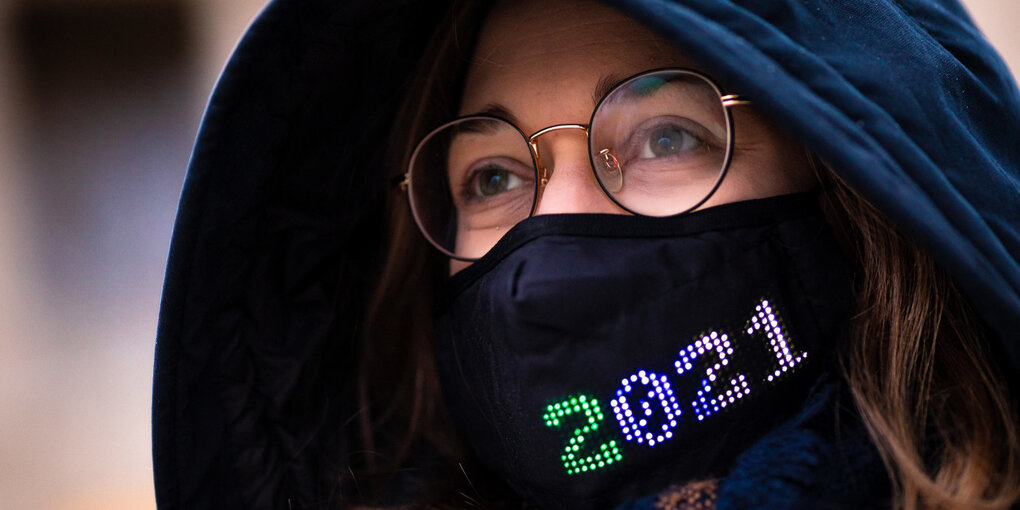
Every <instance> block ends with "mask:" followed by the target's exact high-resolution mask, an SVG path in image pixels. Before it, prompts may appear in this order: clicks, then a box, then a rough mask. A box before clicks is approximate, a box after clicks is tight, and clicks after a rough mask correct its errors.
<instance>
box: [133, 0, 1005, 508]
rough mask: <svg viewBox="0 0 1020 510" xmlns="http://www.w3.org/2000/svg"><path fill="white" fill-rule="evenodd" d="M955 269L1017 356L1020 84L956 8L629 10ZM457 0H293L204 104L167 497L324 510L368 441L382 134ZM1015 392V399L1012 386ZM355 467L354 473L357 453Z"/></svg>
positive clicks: (173, 331)
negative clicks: (359, 360) (369, 337)
mask: <svg viewBox="0 0 1020 510" xmlns="http://www.w3.org/2000/svg"><path fill="white" fill-rule="evenodd" d="M609 3H611V4H612V5H613V6H615V7H616V8H618V9H620V10H622V11H624V12H627V13H629V14H630V15H631V16H632V17H634V18H635V19H637V20H639V21H641V22H643V23H644V24H646V25H647V26H648V27H649V28H651V29H652V30H654V31H656V32H658V33H660V34H662V35H663V36H665V37H666V38H668V39H669V40H671V41H672V42H674V43H675V44H676V45H677V46H678V47H680V48H683V49H684V50H686V51H687V52H689V53H690V54H691V55H692V56H693V57H695V58H696V59H697V60H699V61H700V62H703V63H705V65H706V67H707V69H708V71H709V72H710V73H711V74H713V75H714V76H716V77H717V78H719V79H720V80H722V81H724V82H725V83H727V84H730V86H731V87H732V88H733V89H734V90H739V91H740V93H741V94H742V95H743V96H746V97H748V98H751V99H753V101H754V104H755V105H756V107H757V108H758V109H759V110H760V111H762V112H763V113H764V114H766V115H767V116H768V117H770V118H771V119H772V120H773V121H775V122H777V123H778V124H780V125H782V126H783V127H784V128H786V129H787V130H788V131H789V132H791V133H792V134H793V135H794V136H795V137H797V138H798V139H799V140H801V141H802V142H803V144H804V145H805V146H806V147H807V148H808V149H809V150H811V151H813V152H814V153H815V154H817V155H818V156H819V157H820V158H822V159H823V160H824V161H826V162H827V163H828V164H829V165H830V166H831V167H832V168H833V169H834V170H836V171H837V173H838V174H839V175H840V176H841V177H842V178H843V179H844V180H845V181H846V182H848V183H849V184H850V185H851V186H853V187H854V188H856V189H857V190H858V191H859V192H860V193H862V194H863V195H864V197H865V198H867V199H868V200H869V201H870V202H872V203H873V204H874V205H876V206H877V207H878V208H879V209H880V210H881V211H883V212H884V213H885V214H886V215H887V216H888V217H889V218H891V219H892V220H893V221H894V222H895V224H896V225H897V226H898V227H899V228H901V229H902V230H903V231H904V232H906V233H907V234H908V235H909V236H911V237H912V238H913V239H915V240H916V241H917V243H919V244H920V246H921V247H922V248H924V249H925V250H926V251H927V252H928V253H930V254H931V256H932V257H933V258H934V260H935V261H936V262H937V263H938V264H939V265H940V266H941V267H942V268H944V269H945V270H946V271H947V272H948V274H949V275H950V276H951V277H952V279H953V280H954V281H955V283H956V285H957V286H958V287H959V288H960V289H961V290H962V291H963V293H964V294H965V296H966V297H967V299H968V300H969V301H970V302H971V303H972V304H973V306H974V308H975V309H976V310H977V312H978V314H979V316H980V317H981V318H982V319H983V320H984V321H985V322H986V323H987V325H988V326H989V327H990V329H991V330H992V332H993V338H992V341H993V342H992V343H993V345H991V349H992V351H993V353H994V354H995V357H996V358H997V359H998V360H999V361H1001V363H1002V364H1003V365H1004V367H1005V369H1006V372H1007V373H1010V374H1015V373H1016V368H1017V367H1018V366H1020V334H1018V333H1017V332H1018V331H1020V143H1018V142H1020V134H1018V133H1020V93H1018V90H1017V85H1016V83H1015V82H1014V81H1013V78H1012V77H1011V76H1010V74H1009V72H1008V70H1007V69H1006V67H1005V65H1004V64H1003V62H1002V61H1001V59H1000V58H999V57H998V56H997V55H996V53H995V52H994V51H993V49H992V48H991V47H990V46H989V45H988V44H987V42H986V41H985V40H984V39H983V37H982V35H981V34H980V32H979V31H978V30H977V29H976V28H975V26H974V24H973V23H972V21H971V20H970V18H969V17H968V14H967V13H966V12H965V10H964V9H963V7H962V6H961V5H960V4H958V3H957V2H956V1H955V0H869V1H861V0H745V1H741V2H732V1H730V0H611V1H610V2H609ZM439 4H441V2H432V1H430V2H424V1H415V0H399V1H397V0H395V1H389V2H377V1H368V0H274V1H272V2H271V3H270V4H269V5H268V6H267V7H266V9H265V10H264V11H263V12H262V14H261V15H260V16H259V17H258V19H257V21H256V22H255V23H254V24H253V25H252V27H251V28H250V30H249V31H248V33H247V35H246V36H245V37H244V39H243V40H242V42H241V43H240V45H239V47H238V48H237V50H236V52H235V54H234V55H233V57H232V58H231V60H230V62H229V64H228V65H227V67H226V70H225V71H224V73H223V75H222V77H221V79H220V81H219V84H218V85H217V87H216V89H215V91H214V93H213V95H212V98H211V100H210V102H209V105H208V109H207V112H206V114H205V117H204V120H203V122H202V125H201V129H200V132H199V134H198V138H197V141H196V144H195V147H194V154H193V157H192V160H191V163H190V166H189V168H188V172H187V178H186V181H185V185H184V191H183V194H182V197H181V202H180V209H179V212H178V216H177V220H176V225H175V228H174V235H173V240H172V245H171V251H170V259H169V265H168V268H167V275H166V281H165V288H164V294H163V301H162V306H161V310H160V320H159V328H158V337H157V343H156V361H155V381H154V402H153V456H154V464H155V483H156V495H157V502H158V504H159V507H160V508H161V509H163V510H176V509H203V508H276V509H279V508H283V509H287V508H293V509H297V508H315V507H318V506H317V505H320V504H321V503H322V500H323V497H324V496H323V495H324V494H329V493H330V488H329V480H330V476H331V473H329V472H328V471H329V469H330V468H329V467H328V463H325V462H324V461H323V459H324V458H332V459H343V458H344V456H345V455H347V454H348V453H349V452H350V451H351V449H352V448H355V447H356V446H355V443H354V442H353V441H352V440H351V439H350V438H348V437H346V436H345V435H344V434H342V433H338V432H337V431H340V430H342V429H343V424H344V422H345V421H346V420H348V419H349V418H350V417H351V416H352V414H353V413H354V411H355V398H354V389H353V381H354V379H355V355H354V353H355V352H356V350H357V338H358V327H359V322H360V321H361V317H362V315H363V312H364V310H363V307H364V303H365V299H366V293H367V290H368V289H369V288H371V285H372V283H373V282H371V281H370V279H369V275H370V274H371V273H372V271H371V269H372V268H373V267H374V264H375V260H376V257H378V250H379V244H380V239H381V235H382V225H383V216H384V202H385V194H386V193H387V185H388V179H389V178H390V177H391V175H388V173H387V172H388V171H387V169H386V166H385V164H384V159H385V155H386V150H387V149H386V142H387V135H388V133H389V132H390V130H391V126H392V122H393V118H394V116H395V115H396V111H397V109H398V107H399V105H400V103H401V100H402V98H403V96H404V93H405V91H406V88H407V86H408V84H409V80H410V75H411V73H412V71H413V69H414V68H415V66H416V63H417V60H418V58H419V57H420V55H421V53H422V49H423V48H424V46H425V43H426V42H427V40H428V38H429V36H430V32H431V31H432V30H433V27H435V26H436V25H437V23H438V20H439V19H440V18H441V17H442V15H443V11H444V10H445V7H444V6H442V5H439ZM1012 390H1013V394H1014V395H1016V394H1018V393H1017V391H1018V387H1017V386H1016V384H1015V379H1014V383H1013V386H1012ZM340 464H342V463H340Z"/></svg>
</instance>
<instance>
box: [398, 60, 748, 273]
mask: <svg viewBox="0 0 1020 510" xmlns="http://www.w3.org/2000/svg"><path fill="white" fill-rule="evenodd" d="M663 72H678V73H682V74H690V75H693V76H696V77H698V78H700V79H702V80H704V81H705V82H706V83H708V84H709V85H710V86H711V87H712V88H713V89H714V90H715V91H716V93H717V94H718V95H719V101H720V103H721V105H722V107H723V112H724V117H725V119H726V135H727V141H726V153H725V156H724V159H723V165H722V169H721V171H720V172H719V177H718V178H717V179H716V182H715V184H713V186H712V189H711V190H709V192H708V193H707V194H706V195H705V197H704V198H702V199H701V200H700V201H698V202H697V203H695V204H694V205H693V206H691V207H688V208H687V209H684V210H682V211H680V212H677V213H673V214H670V215H667V216H664V217H672V216H680V215H682V214H687V213H689V212H691V211H693V210H695V209H697V208H698V207H701V205H702V204H704V203H705V202H706V201H708V199H709V198H711V197H712V195H714V194H715V192H716V191H717V190H718V189H719V186H720V185H721V184H722V181H723V179H724V178H725V177H726V173H727V172H728V171H729V167H730V162H731V160H732V158H733V146H734V129H733V115H732V113H731V112H730V108H731V107H734V106H745V105H750V104H751V101H749V100H747V99H744V98H743V97H742V96H740V95H738V94H724V93H723V92H722V89H721V88H720V87H719V85H718V84H717V83H716V82H715V80H713V79H712V78H711V77H710V76H708V75H706V74H705V73H703V72H701V71H698V70H696V69H690V68H685V67H664V68H657V69H650V70H647V71H642V72H640V73H637V74H634V75H631V76H629V77H627V78H624V79H623V80H621V81H620V82H618V83H616V84H615V85H613V86H612V87H611V88H610V89H609V90H608V91H607V92H606V93H605V95H603V96H602V98H600V99H599V101H598V103H597V104H596V105H595V107H594V108H593V109H592V113H591V118H590V119H589V121H588V124H554V125H551V126H547V127H544V128H542V129H539V130H538V131H535V132H534V133H532V134H530V135H528V134H526V133H525V132H524V131H523V130H521V128H519V127H517V126H516V125H515V124H514V123H512V122H510V121H508V120H507V119H504V118H502V117H499V116H496V115H490V114H478V115H465V116H461V117H457V118H455V119H453V120H451V121H449V122H446V123H444V124H442V125H441V126H439V127H437V128H435V129H433V130H432V131H430V132H429V133H428V134H427V135H425V136H424V137H422V139H421V140H420V141H418V144H417V145H416V146H415V148H414V152H413V153H412V154H411V158H410V159H409V160H408V163H407V170H406V171H405V172H404V175H403V176H402V179H400V181H399V182H398V185H399V186H400V189H401V190H402V191H403V192H404V193H405V194H406V195H407V199H408V202H409V205H410V208H411V215H412V216H413V217H414V222H415V224H416V225H417V226H418V230H419V231H420V232H421V233H422V235H424V236H425V239H426V240H428V242H429V244H431V245H432V246H433V247H435V248H436V249H438V250H439V251H440V252H442V253H443V254H444V255H446V256H447V257H450V258H452V259H455V260H460V261H465V262H473V261H475V260H478V258H480V257H475V258H470V257H463V256H459V255H457V254H455V253H453V252H451V251H450V250H447V249H446V248H444V247H443V246H442V245H441V244H440V243H439V242H437V241H436V240H435V239H433V238H432V236H431V235H430V234H429V233H428V231H427V229H426V228H425V226H424V225H423V224H422V220H421V219H420V217H419V214H418V212H417V209H416V207H415V203H414V202H415V201H414V193H410V192H409V189H410V186H411V178H412V177H413V175H412V171H413V169H414V164H415V161H416V160H417V158H418V155H419V152H420V151H421V150H422V148H423V146H424V145H425V143H426V142H427V141H429V140H430V139H431V138H432V137H433V136H434V135H435V134H436V133H439V132H441V131H443V130H444V129H446V128H448V127H450V126H453V125H456V124H459V123H462V122H466V121H470V120H475V119H477V120H486V119H487V120H497V121H501V122H503V123H505V124H507V125H509V126H511V127H513V128H514V129H515V130H517V132H518V133H520V135H521V136H522V137H523V138H524V140H525V141H527V143H528V147H529V148H530V149H531V158H532V168H533V169H534V172H535V178H536V185H535V191H534V196H533V197H532V201H531V210H530V211H529V213H528V216H527V217H528V218H531V217H533V216H534V215H535V211H536V210H537V209H538V203H539V200H541V196H542V191H543V190H544V189H545V187H546V185H547V184H548V183H549V178H550V175H549V171H548V169H547V168H545V167H544V166H542V165H541V159H540V154H539V148H538V137H540V136H542V135H544V134H546V133H550V132H553V131H559V130H563V129H580V130H582V131H584V135H585V138H586V139H587V146H588V160H589V166H590V167H591V170H592V174H593V175H594V177H595V182H597V183H598V184H599V187H600V188H601V189H602V192H603V193H605V195H606V196H607V197H609V199H610V200H612V201H613V203H614V204H616V205H617V206H619V207H620V208H621V209H623V210H624V211H627V212H628V213H630V214H633V215H635V216H648V215H646V214H641V213H639V212H637V211H634V210H632V209H630V208H629V207H627V206H625V205H624V204H622V203H620V202H619V200H617V199H616V197H615V196H614V195H613V192H611V191H609V190H608V189H606V185H605V183H603V182H602V179H601V178H600V177H599V174H598V171H597V170H596V169H595V159H594V158H595V153H593V151H592V146H591V136H589V135H590V132H591V125H592V123H593V122H594V121H595V116H596V114H598V112H599V108H600V107H601V106H602V103H603V102H604V101H605V100H606V98H608V97H610V96H612V95H613V93H614V92H616V91H617V90H619V89H620V88H622V87H624V86H625V85H627V84H629V83H631V82H633V81H635V80H639V79H642V78H644V77H646V76H649V75H652V74H658V73H663ZM608 151H609V149H603V150H601V151H599V153H598V155H599V156H602V157H603V158H605V159H604V163H605V164H606V165H607V166H610V165H611V164H615V165H619V162H618V161H616V156H614V155H613V154H612V153H610V152H608ZM610 158H611V159H612V163H610ZM490 250H491V248H490Z"/></svg>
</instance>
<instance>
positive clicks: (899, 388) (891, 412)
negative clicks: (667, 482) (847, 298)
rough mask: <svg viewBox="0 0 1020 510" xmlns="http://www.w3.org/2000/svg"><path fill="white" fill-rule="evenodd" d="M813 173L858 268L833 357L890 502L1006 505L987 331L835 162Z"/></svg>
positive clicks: (1003, 445)
mask: <svg viewBox="0 0 1020 510" xmlns="http://www.w3.org/2000/svg"><path fill="white" fill-rule="evenodd" d="M819 179H820V181H821V182H822V187H823V193H822V205H823V210H824V211H825V214H826V218H827V219H828V221H829V223H830V224H832V225H833V227H834V228H835V230H836V232H837V235H838V237H839V238H840V239H841V241H842V244H843V246H844V250H845V251H847V253H848V255H850V258H851V260H852V261H854V263H855V265H856V273H857V275H858V276H857V281H856V287H857V288H856V290H857V314H856V316H855V317H854V319H853V322H852V326H851V340H850V342H849V343H848V348H847V349H846V352H844V353H842V355H841V362H842V363H841V364H842V367H843V372H844V376H845V378H846V380H847V382H848V384H849V386H850V389H851V391H852V392H853V395H854V400H855V402H856V404H857V409H858V411H859V412H860V415H861V417H862V419H863V420H864V423H865V425H866V426H867V428H868V431H869V432H870V434H871V437H872V439H873V440H874V442H875V444H876V446H877V447H878V450H879V452H880V453H881V455H882V458H883V460H884V461H885V464H886V467H887V469H888V470H889V473H890V475H891V478H892V481H893V484H894V487H895V488H896V493H897V495H898V496H897V498H896V499H897V501H896V502H895V503H896V506H898V507H901V508H905V509H913V508H917V507H919V506H920V507H924V508H928V507H931V508H960V509H976V508H1006V507H1008V506H1009V505H1010V504H1011V503H1012V502H1014V501H1016V500H1017V498H1018V497H1020V465H1018V459H1020V442H1018V437H1017V425H1016V424H1017V421H1016V413H1015V410H1014V409H1013V406H1012V403H1011V401H1010V398H1009V393H1008V391H1007V389H1006V387H1005V386H1004V384H1003V383H1002V378H1001V377H1000V376H999V374H996V373H995V370H994V369H995V367H994V366H993V365H992V364H991V363H990V362H989V358H988V352H987V350H986V346H985V340H986V338H988V337H989V336H990V335H989V334H987V333H986V332H985V330H984V328H983V327H982V324H981V323H980V322H979V320H978V319H977V318H976V316H975V314H974V312H973V310H972V309H971V308H970V305H969V304H968V303H967V301H966V300H965V299H964V298H963V296H962V295H961V294H960V292H959V290H957V288H956V287H955V286H954V285H953V282H952V281H951V280H950V279H949V277H948V276H947V275H946V274H945V272H944V271H942V270H941V269H940V268H938V267H937V266H936V265H935V263H934V262H933V261H932V259H931V258H930V257H929V256H928V255H927V254H926V253H925V252H924V251H922V250H921V249H920V248H919V247H918V246H917V245H916V244H915V243H914V242H913V241H911V240H910V239H909V238H907V237H906V236H904V235H903V234H902V233H901V232H900V231H899V230H898V229H897V228H896V227H895V226H894V225H893V224H892V223H891V222H890V221H889V220H887V219H886V218H885V217H884V216H883V215H882V214H881V213H880V212H879V211H878V210H877V209H875V208H874V206H872V205H871V204H870V203H868V202H867V201H866V200H865V199H864V198H863V197H861V196H860V195H859V194H858V193H857V192H855V191H854V190H853V189H851V188H850V187H849V186H847V185H846V184H845V183H843V181H842V180H840V178H839V177H838V176H837V175H836V174H835V173H834V172H832V171H829V170H824V171H821V172H819ZM932 444H934V445H936V449H937V452H935V453H936V455H935V457H934V458H931V459H926V458H925V455H926V454H930V452H929V451H928V450H929V449H930V446H931V445H932Z"/></svg>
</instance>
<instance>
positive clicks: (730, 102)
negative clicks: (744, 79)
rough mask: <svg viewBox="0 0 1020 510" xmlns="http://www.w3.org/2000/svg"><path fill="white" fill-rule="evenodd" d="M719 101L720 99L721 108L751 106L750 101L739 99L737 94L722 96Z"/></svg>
mask: <svg viewBox="0 0 1020 510" xmlns="http://www.w3.org/2000/svg"><path fill="white" fill-rule="evenodd" d="M720 99H722V104H723V106H725V107H727V108H729V107H731V106H745V105H749V104H751V102H750V101H748V100H747V99H744V98H742V97H740V96H739V95H737V94H726V95H725V96H722V97H721V98H720Z"/></svg>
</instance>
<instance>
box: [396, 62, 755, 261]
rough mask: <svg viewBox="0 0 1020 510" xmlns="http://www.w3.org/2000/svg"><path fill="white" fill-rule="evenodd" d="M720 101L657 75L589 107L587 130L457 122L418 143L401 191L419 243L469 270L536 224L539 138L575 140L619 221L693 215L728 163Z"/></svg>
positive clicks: (724, 103)
mask: <svg viewBox="0 0 1020 510" xmlns="http://www.w3.org/2000/svg"><path fill="white" fill-rule="evenodd" d="M747 103H748V102H747V101H744V100H742V99H741V98H740V97H738V96H735V95H724V94H723V93H722V91H721V90H720V88H719V86H718V85H716V84H715V82H713V81H712V79H711V78H709V77H708V76H705V75H704V74H702V73H700V72H698V71H694V70H691V69H680V68H677V69H657V70H652V71H646V72H643V73H640V74H637V75H634V76H632V77H630V78H627V79H625V80H623V81H622V82H620V83H619V84H617V85H615V86H614V87H613V88H612V89H610V91H609V92H608V93H606V95H605V96H604V97H603V98H602V99H601V100H600V101H599V102H598V104H597V105H596V107H595V109H594V110H593V112H592V116H591V120H590V122H589V123H588V124H587V125H583V124H558V125H555V126H549V127H546V128H543V129H541V130H539V131H537V132H535V133H534V134H531V135H527V134H525V133H524V132H523V131H521V130H520V128H518V127H517V126H515V125H513V124H512V123H510V122H509V121H507V120H505V119H502V118H500V117H497V116H493V115H471V116H467V117H460V118H457V119H455V120H453V121H450V122H447V123H446V124H443V125H442V126H439V127H438V128H436V129H435V130H433V131H432V132H430V133H429V134H428V135H426V136H425V138H424V139H422V141H421V142H419V143H418V146H417V147H416V148H415V150H414V152H413V154H412V156H411V160H410V162H409V164H408V169H407V173H406V174H405V175H404V181H403V182H402V185H403V186H404V187H405V189H406V190H407V194H408V199H409V200H410V204H411V212H412V214H413V215H414V219H415V222H416V223H417V224H418V227H419V228H420V229H421V232H422V234H424V235H425V238H426V239H428V241H429V242H430V243H432V245H434V246H435V247H436V248H438V249H439V250H440V251H442V252H443V253H445V254H446V255H448V256H450V257H452V258H455V259H458V260H467V261H471V260H476V259H478V258H479V257H481V256H482V255H484V254H485V253H486V252H488V251H489V249H491V248H492V246H493V245H495V244H496V242H497V241H499V239H500V238H501V237H503V234H505V233H506V232H507V230H509V229H510V228H511V227H513V226H514V225H516V224H517V223H518V222H520V221H521V220H524V219H526V218H528V217H530V216H532V215H534V214H535V210H536V208H537V207H538V202H539V200H540V199H541V195H542V191H543V189H544V187H545V185H546V184H547V183H548V182H549V179H550V177H551V174H550V171H549V169H547V168H546V167H544V166H543V165H542V163H541V154H540V153H539V145H538V138H539V137H540V136H542V135H544V134H545V133H548V132H551V131H555V130H560V129H578V130H584V132H585V134H586V135H587V138H588V157H589V159H590V162H591V168H592V171H593V172H594V174H595V179H596V180H597V181H598V183H599V185H600V186H601V187H602V190H603V191H604V192H605V193H606V195H607V196H608V197H609V198H610V199H611V200H612V201H613V202H615V203H616V204H617V205H618V206H620V207H621V208H622V209H624V210H625V211H627V212H629V213H631V214H635V215H641V216H675V215H679V214H684V213H687V212H690V211H692V210H694V209H696V208H697V207H698V206H700V205H701V204H703V203H705V201H706V200H708V199H709V197H711V196H712V194H713V193H715V190H716V189H718V188H719V185H720V184H721V183H722V180H723V177H725V175H726V170H727V168H728V167H729V164H730V159H731V157H732V155H733V118H732V116H731V114H730V111H729V108H730V107H731V106H734V105H738V104H747Z"/></svg>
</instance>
